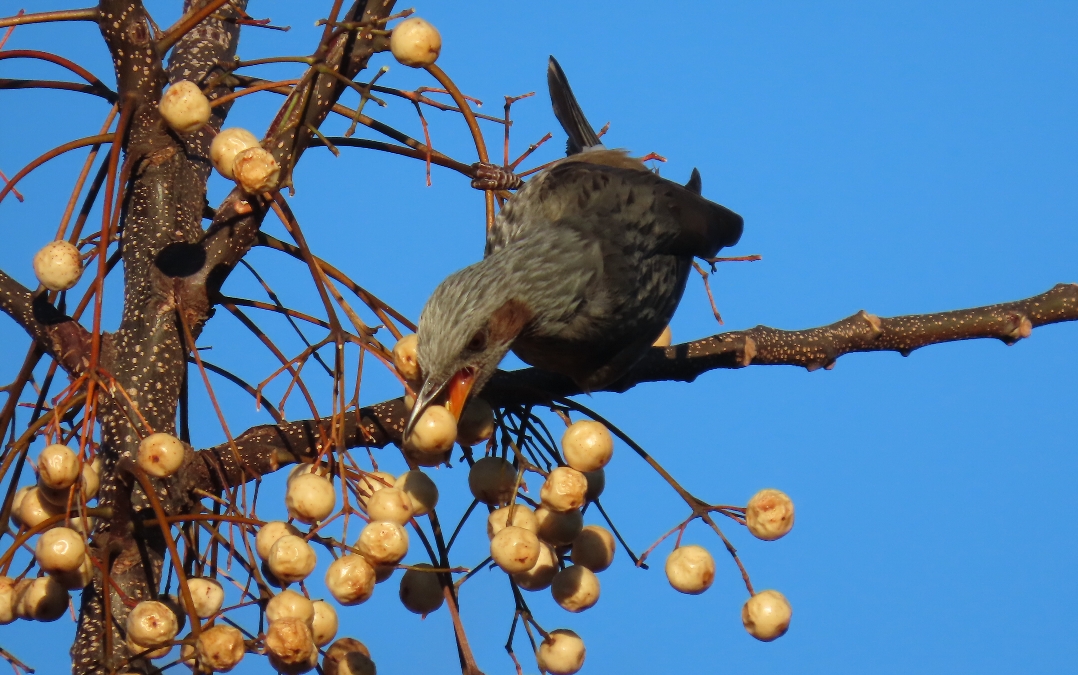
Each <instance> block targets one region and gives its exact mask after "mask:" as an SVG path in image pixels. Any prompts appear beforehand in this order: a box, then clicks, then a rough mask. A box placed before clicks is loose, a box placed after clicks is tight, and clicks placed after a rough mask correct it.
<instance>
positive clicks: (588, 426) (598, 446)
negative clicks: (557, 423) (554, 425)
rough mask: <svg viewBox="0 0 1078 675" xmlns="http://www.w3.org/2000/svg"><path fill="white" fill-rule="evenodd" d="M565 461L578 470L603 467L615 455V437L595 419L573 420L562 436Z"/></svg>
mask: <svg viewBox="0 0 1078 675" xmlns="http://www.w3.org/2000/svg"><path fill="white" fill-rule="evenodd" d="M561 449H562V452H563V453H564V454H565V463H566V464H568V465H569V466H571V467H572V468H574V469H576V470H577V471H596V470H598V469H601V468H603V467H604V466H606V465H607V463H608V462H609V461H610V458H611V457H612V456H613V455H614V437H613V436H611V435H610V431H609V430H608V429H607V428H606V426H604V425H602V424H600V423H599V422H596V421H594V420H580V421H579V422H573V423H572V424H570V425H569V428H568V429H566V430H565V434H564V435H563V436H562V437H561Z"/></svg>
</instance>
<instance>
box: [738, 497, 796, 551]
mask: <svg viewBox="0 0 1078 675" xmlns="http://www.w3.org/2000/svg"><path fill="white" fill-rule="evenodd" d="M745 525H746V526H748V528H749V532H751V533H752V536H754V537H757V538H758V539H763V540H764V541H774V540H775V539H779V538H781V537H784V536H786V534H787V533H789V531H790V530H791V529H793V526H794V503H793V501H792V500H791V499H790V498H789V497H788V496H786V493H785V492H782V491H781V490H773V489H770V488H768V489H765V490H760V491H759V492H757V493H756V494H754V495H753V496H752V499H750V500H749V504H748V506H746V507H745Z"/></svg>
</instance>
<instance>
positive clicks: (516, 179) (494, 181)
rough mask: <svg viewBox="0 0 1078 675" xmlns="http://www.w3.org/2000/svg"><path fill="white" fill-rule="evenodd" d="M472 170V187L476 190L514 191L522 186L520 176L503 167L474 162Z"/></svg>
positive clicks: (522, 182)
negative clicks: (473, 175) (473, 172)
mask: <svg viewBox="0 0 1078 675" xmlns="http://www.w3.org/2000/svg"><path fill="white" fill-rule="evenodd" d="M472 169H473V170H474V171H475V177H474V178H472V187H473V188H475V189H476V190H516V189H517V188H519V187H520V186H521V185H524V181H523V180H522V179H521V178H520V176H518V175H516V174H515V173H513V172H512V171H510V170H509V169H507V168H506V167H503V166H498V165H496V164H487V163H485V162H476V163H475V164H472Z"/></svg>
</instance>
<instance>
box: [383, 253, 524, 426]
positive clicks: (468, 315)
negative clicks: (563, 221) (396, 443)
mask: <svg viewBox="0 0 1078 675" xmlns="http://www.w3.org/2000/svg"><path fill="white" fill-rule="evenodd" d="M488 262H489V259H488V260H485V261H483V262H480V263H477V264H475V265H472V266H471V267H467V268H465V269H463V270H461V271H459V272H456V273H455V274H453V275H451V276H449V277H448V278H447V279H446V280H445V281H443V282H442V283H441V284H440V285H439V286H438V288H436V289H435V291H434V293H433V294H432V295H431V297H430V299H429V300H427V304H426V306H425V307H424V308H423V313H422V315H421V316H420V318H419V330H418V331H416V337H417V340H418V345H417V349H418V358H419V367H420V369H421V370H422V372H423V376H424V381H423V386H422V388H421V389H420V391H419V392H418V394H417V397H416V402H415V405H414V406H413V407H412V413H411V416H410V417H409V419H408V423H407V425H406V426H405V431H404V437H405V438H407V437H408V436H409V435H410V434H411V431H412V427H413V426H414V425H415V423H416V421H418V420H419V418H420V416H421V415H422V414H423V411H424V410H426V409H427V408H428V407H430V406H431V405H432V404H435V403H440V404H443V405H445V406H446V407H447V408H448V409H449V411H450V412H451V413H452V414H453V416H454V417H456V418H457V419H458V420H459V419H460V415H461V412H462V411H463V410H464V405H465V404H466V403H467V401H468V397H469V396H470V395H471V394H472V393H473V392H478V391H479V390H481V389H482V388H483V385H485V384H486V383H487V380H489V379H490V377H491V376H492V375H493V374H494V372H495V371H496V370H497V368H498V364H499V363H500V362H501V360H502V358H504V357H505V354H506V353H507V352H508V351H509V349H510V348H511V347H512V345H513V341H514V340H515V339H516V337H517V336H518V335H519V334H520V332H521V330H523V328H524V326H525V325H527V323H528V322H529V321H530V320H531V318H532V312H531V311H530V310H529V308H528V306H527V305H526V304H525V303H524V302H522V301H520V300H518V299H517V298H516V297H514V295H513V293H512V289H511V288H509V285H510V284H507V283H505V282H506V279H505V278H504V277H500V276H499V275H498V274H496V273H492V270H490V269H488V268H489V267H490V266H489V265H486V264H485V263H488Z"/></svg>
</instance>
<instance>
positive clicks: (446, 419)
mask: <svg viewBox="0 0 1078 675" xmlns="http://www.w3.org/2000/svg"><path fill="white" fill-rule="evenodd" d="M456 440H457V420H456V418H455V417H453V413H451V412H449V410H448V409H446V408H445V406H440V405H432V406H428V407H427V409H426V410H424V411H423V414H422V415H420V416H419V419H418V420H416V423H415V426H414V427H412V433H411V434H409V436H408V439H407V440H406V441H405V444H406V445H407V448H408V449H409V450H413V451H415V452H418V453H420V454H426V455H441V454H443V453H445V452H447V451H449V450H452V449H453V444H454V443H455V442H456Z"/></svg>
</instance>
